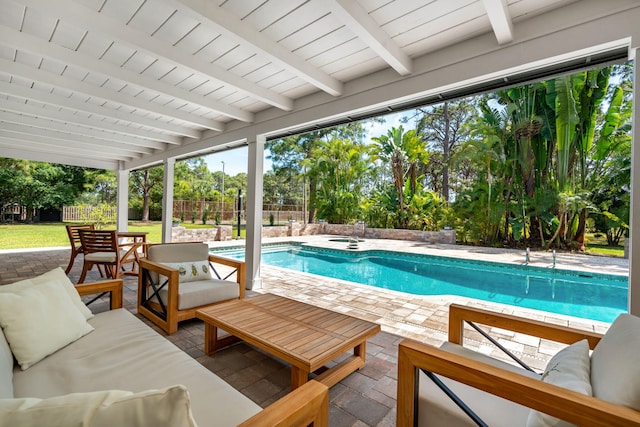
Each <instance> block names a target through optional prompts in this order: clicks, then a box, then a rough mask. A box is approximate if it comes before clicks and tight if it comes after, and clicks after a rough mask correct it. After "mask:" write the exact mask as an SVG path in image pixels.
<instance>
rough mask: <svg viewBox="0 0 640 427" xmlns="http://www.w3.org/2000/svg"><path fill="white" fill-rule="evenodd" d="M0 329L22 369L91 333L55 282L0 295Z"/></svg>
mask: <svg viewBox="0 0 640 427" xmlns="http://www.w3.org/2000/svg"><path fill="white" fill-rule="evenodd" d="M0 326H2V329H3V330H4V334H5V336H6V338H7V341H8V342H9V346H10V347H11V352H12V353H13V355H14V356H15V358H16V359H17V360H18V363H19V364H20V367H21V368H22V369H27V368H29V366H31V365H33V364H34V363H36V362H38V361H40V360H41V359H43V358H44V357H46V356H47V355H49V354H51V353H54V352H55V351H57V350H59V349H60V348H62V347H64V346H66V345H67V344H69V343H71V342H73V341H75V340H77V339H78V338H80V337H82V336H83V335H86V334H88V333H89V332H91V331H92V330H93V327H92V326H91V325H90V324H88V323H87V320H86V319H85V317H84V316H83V315H82V314H81V313H80V311H79V310H78V309H77V308H76V307H75V305H74V303H73V301H72V300H71V298H70V297H69V295H68V293H67V292H66V290H65V289H64V286H63V285H62V284H61V283H59V282H57V281H51V282H45V283H41V284H38V285H35V286H30V287H25V288H23V289H19V290H17V291H16V292H2V293H0Z"/></svg>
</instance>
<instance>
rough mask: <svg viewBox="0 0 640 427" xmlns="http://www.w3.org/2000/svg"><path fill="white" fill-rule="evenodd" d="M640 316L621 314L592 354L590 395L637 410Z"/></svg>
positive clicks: (639, 389)
mask: <svg viewBox="0 0 640 427" xmlns="http://www.w3.org/2000/svg"><path fill="white" fill-rule="evenodd" d="M639 358H640V317H636V316H632V315H631V314H621V315H620V316H618V318H617V319H616V320H615V321H614V322H613V323H612V324H611V327H610V328H609V330H608V331H607V333H606V334H604V336H603V337H602V339H601V340H600V342H599V343H598V345H597V346H596V348H595V349H594V350H593V354H592V355H591V385H592V386H593V395H594V396H595V397H597V398H598V399H602V400H606V401H609V402H612V403H617V404H619V405H624V406H628V407H630V408H633V409H636V410H640V381H638V378H640V363H638V360H639Z"/></svg>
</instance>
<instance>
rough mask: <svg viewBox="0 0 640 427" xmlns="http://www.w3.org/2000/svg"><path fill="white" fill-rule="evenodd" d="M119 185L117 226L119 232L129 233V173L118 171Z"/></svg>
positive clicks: (124, 170)
mask: <svg viewBox="0 0 640 427" xmlns="http://www.w3.org/2000/svg"><path fill="white" fill-rule="evenodd" d="M116 185H117V195H118V197H117V200H116V209H117V212H118V213H117V220H116V221H117V224H116V228H117V229H118V231H127V229H128V227H129V222H128V221H129V171H128V170H126V169H118V171H117V174H116Z"/></svg>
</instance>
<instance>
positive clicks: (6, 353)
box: [0, 328, 13, 399]
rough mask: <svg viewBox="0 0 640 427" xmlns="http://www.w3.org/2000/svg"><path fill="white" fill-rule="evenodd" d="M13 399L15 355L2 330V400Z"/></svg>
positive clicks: (0, 358) (0, 356)
mask: <svg viewBox="0 0 640 427" xmlns="http://www.w3.org/2000/svg"><path fill="white" fill-rule="evenodd" d="M12 397H13V353H11V349H10V348H9V343H8V342H7V339H6V338H5V336H4V333H3V332H2V329H1V328H0V399H10V398H12Z"/></svg>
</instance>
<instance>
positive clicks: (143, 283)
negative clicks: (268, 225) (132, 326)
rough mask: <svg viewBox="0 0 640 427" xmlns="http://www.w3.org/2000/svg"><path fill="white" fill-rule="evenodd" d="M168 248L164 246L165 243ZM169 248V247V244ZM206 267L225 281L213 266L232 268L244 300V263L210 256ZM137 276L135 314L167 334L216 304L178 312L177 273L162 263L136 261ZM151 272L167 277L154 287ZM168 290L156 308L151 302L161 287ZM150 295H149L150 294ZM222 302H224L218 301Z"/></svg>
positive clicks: (145, 259)
mask: <svg viewBox="0 0 640 427" xmlns="http://www.w3.org/2000/svg"><path fill="white" fill-rule="evenodd" d="M165 244H167V243H165ZM168 244H171V243H168ZM209 263H210V264H212V270H213V271H214V273H215V274H216V275H217V276H218V278H220V279H223V280H224V279H226V277H229V276H230V275H227V276H226V277H224V278H223V277H220V276H219V275H218V273H217V272H216V271H215V268H214V266H213V264H221V265H225V266H228V267H232V268H234V269H235V270H234V271H233V272H232V273H231V274H233V273H236V282H237V283H238V288H239V298H240V299H242V298H244V297H245V277H246V265H245V263H244V261H239V260H235V259H231V258H225V257H221V256H216V255H209ZM139 264H140V266H139V268H140V270H139V271H140V274H139V275H138V313H140V314H142V315H143V316H144V317H146V318H147V319H149V320H151V321H152V322H153V323H155V324H156V325H158V326H159V327H161V328H162V329H163V330H164V331H165V332H166V333H167V334H173V333H175V332H176V331H177V330H178V323H180V322H182V321H183V320H187V319H193V318H195V317H196V311H197V310H198V309H200V308H203V307H208V306H210V305H214V304H218V303H213V304H206V305H201V306H198V307H192V308H188V309H184V310H179V309H178V287H179V285H180V281H179V277H178V274H179V273H178V270H177V269H175V268H171V267H168V266H166V265H164V264H162V263H157V262H153V261H150V260H149V259H147V258H140V261H139ZM150 272H154V273H157V274H158V275H159V277H162V276H164V277H166V278H167V279H166V280H165V281H162V283H154V282H153V280H152V277H151V275H150ZM165 286H166V287H167V291H168V294H167V302H166V304H159V303H158V302H156V301H153V299H154V296H155V294H156V293H157V292H158V290H159V289H160V288H162V287H165ZM150 290H152V291H153V292H152V293H151V294H150V293H149V291H150ZM220 302H224V301H220Z"/></svg>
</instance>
